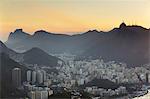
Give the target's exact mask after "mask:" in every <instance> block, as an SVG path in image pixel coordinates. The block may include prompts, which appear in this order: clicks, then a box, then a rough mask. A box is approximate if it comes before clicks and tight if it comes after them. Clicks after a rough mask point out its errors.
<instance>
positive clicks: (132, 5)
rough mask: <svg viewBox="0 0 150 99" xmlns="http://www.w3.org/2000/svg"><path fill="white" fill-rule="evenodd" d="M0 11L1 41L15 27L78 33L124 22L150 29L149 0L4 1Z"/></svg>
mask: <svg viewBox="0 0 150 99" xmlns="http://www.w3.org/2000/svg"><path fill="white" fill-rule="evenodd" d="M0 11H1V13H0V40H2V41H6V40H7V37H8V35H9V33H10V32H12V31H14V30H15V29H16V28H22V29H23V30H24V31H25V32H27V33H30V34H33V33H34V32H35V31H37V30H41V29H43V30H46V31H48V32H52V33H63V34H76V33H83V32H85V31H88V30H90V29H97V30H99V31H109V30H111V29H112V28H114V27H118V26H119V25H120V23H121V22H122V21H124V22H125V23H127V24H128V25H131V24H137V25H141V26H143V27H146V28H150V13H149V11H150V1H149V0H3V1H0Z"/></svg>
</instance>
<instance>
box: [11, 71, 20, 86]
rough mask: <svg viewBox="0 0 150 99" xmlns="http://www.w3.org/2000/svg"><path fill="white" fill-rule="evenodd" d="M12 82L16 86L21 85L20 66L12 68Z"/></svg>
mask: <svg viewBox="0 0 150 99" xmlns="http://www.w3.org/2000/svg"><path fill="white" fill-rule="evenodd" d="M12 84H13V85H14V87H16V88H18V87H20V86H21V69H20V68H14V69H13V70H12Z"/></svg>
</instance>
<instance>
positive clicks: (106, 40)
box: [5, 23, 150, 66]
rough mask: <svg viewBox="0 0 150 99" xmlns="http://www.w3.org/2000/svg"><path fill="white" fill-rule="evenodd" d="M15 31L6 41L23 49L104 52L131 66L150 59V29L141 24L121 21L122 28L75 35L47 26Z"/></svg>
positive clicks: (80, 55)
mask: <svg viewBox="0 0 150 99" xmlns="http://www.w3.org/2000/svg"><path fill="white" fill-rule="evenodd" d="M16 31H18V30H16ZM16 31H15V32H14V33H11V34H10V36H9V38H8V40H7V41H6V42H5V44H6V45H7V46H8V47H9V48H11V49H13V50H16V51H20V52H22V51H27V50H29V49H31V48H33V47H38V48H40V49H42V50H44V51H45V52H47V53H49V54H50V53H64V52H66V53H72V54H76V55H77V56H78V58H88V57H92V58H97V57H100V56H101V57H103V58H104V59H106V60H114V61H119V62H125V63H127V64H129V65H132V66H140V65H142V64H146V63H149V56H150V53H149V44H150V43H149V39H150V36H149V35H150V30H149V29H146V28H144V27H141V26H136V25H133V26H127V25H126V24H125V23H122V24H121V25H120V26H119V28H114V29H112V30H111V31H108V32H103V31H100V32H99V31H96V30H93V31H88V32H86V33H83V34H76V35H63V34H53V33H49V32H46V31H44V30H40V31H36V32H35V33H34V34H33V35H29V34H27V33H25V32H23V31H22V30H19V33H23V34H21V37H20V36H16V35H18V32H17V33H16ZM13 35H14V36H13ZM20 38H22V39H20Z"/></svg>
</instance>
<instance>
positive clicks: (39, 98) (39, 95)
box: [35, 91, 48, 99]
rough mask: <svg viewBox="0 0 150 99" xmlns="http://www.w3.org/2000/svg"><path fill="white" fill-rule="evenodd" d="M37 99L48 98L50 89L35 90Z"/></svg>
mask: <svg viewBox="0 0 150 99" xmlns="http://www.w3.org/2000/svg"><path fill="white" fill-rule="evenodd" d="M35 98H36V99H48V91H35Z"/></svg>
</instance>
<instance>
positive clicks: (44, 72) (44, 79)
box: [41, 70, 47, 81]
mask: <svg viewBox="0 0 150 99" xmlns="http://www.w3.org/2000/svg"><path fill="white" fill-rule="evenodd" d="M41 72H42V73H43V81H46V80H47V77H46V71H45V70H41Z"/></svg>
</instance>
